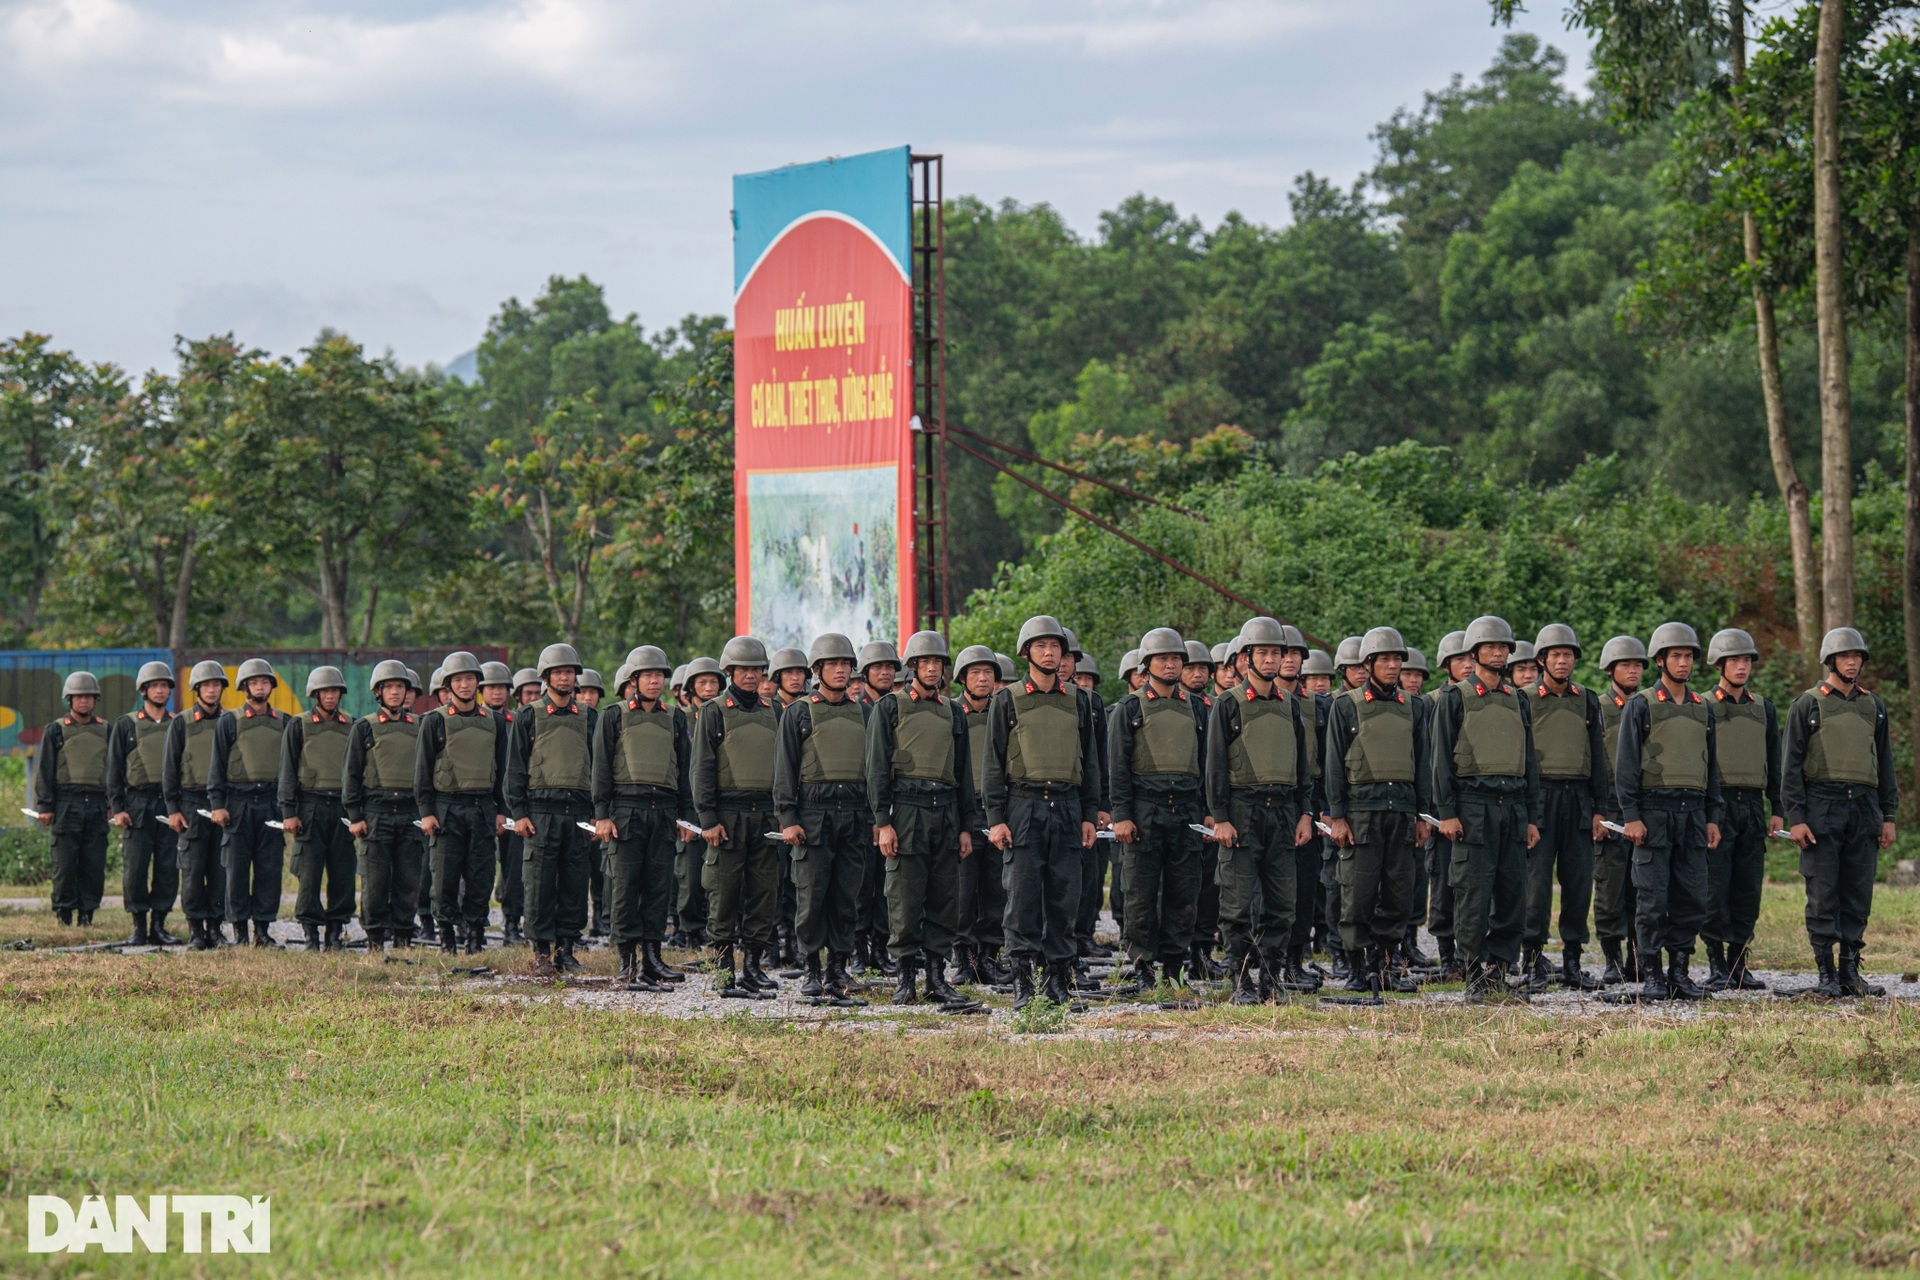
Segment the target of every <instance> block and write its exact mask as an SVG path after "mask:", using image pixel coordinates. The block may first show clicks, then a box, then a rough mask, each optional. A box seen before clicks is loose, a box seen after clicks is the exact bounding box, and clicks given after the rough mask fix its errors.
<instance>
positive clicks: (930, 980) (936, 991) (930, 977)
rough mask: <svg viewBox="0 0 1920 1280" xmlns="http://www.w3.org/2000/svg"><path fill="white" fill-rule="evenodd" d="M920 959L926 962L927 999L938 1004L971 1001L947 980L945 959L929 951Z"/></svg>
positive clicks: (968, 1002)
mask: <svg viewBox="0 0 1920 1280" xmlns="http://www.w3.org/2000/svg"><path fill="white" fill-rule="evenodd" d="M921 959H922V960H924V961H925V962H926V966H927V999H929V1000H934V1001H937V1002H939V1003H940V1004H971V1003H973V1002H972V1001H970V1000H968V999H967V998H966V997H965V996H963V995H961V994H960V993H959V992H958V991H956V990H954V988H953V984H952V983H951V982H948V981H947V962H946V961H945V960H942V959H941V958H940V957H939V956H937V955H935V954H934V953H933V952H931V951H929V952H927V953H925V954H924V955H923V956H922V957H921Z"/></svg>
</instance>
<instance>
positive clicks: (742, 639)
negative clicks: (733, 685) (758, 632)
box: [720, 636, 767, 671]
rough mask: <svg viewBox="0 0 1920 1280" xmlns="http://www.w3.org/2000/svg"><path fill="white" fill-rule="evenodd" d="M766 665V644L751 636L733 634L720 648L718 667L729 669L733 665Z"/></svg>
mask: <svg viewBox="0 0 1920 1280" xmlns="http://www.w3.org/2000/svg"><path fill="white" fill-rule="evenodd" d="M766 665H767V646H766V645H764V644H761V643H760V641H759V640H758V639H757V638H755V637H753V636H735V637H734V638H733V639H731V640H729V641H727V643H726V644H725V645H723V646H722V647H721V649H720V667H721V669H722V670H725V671H731V670H733V669H734V668H735V667H760V668H762V669H765V667H766Z"/></svg>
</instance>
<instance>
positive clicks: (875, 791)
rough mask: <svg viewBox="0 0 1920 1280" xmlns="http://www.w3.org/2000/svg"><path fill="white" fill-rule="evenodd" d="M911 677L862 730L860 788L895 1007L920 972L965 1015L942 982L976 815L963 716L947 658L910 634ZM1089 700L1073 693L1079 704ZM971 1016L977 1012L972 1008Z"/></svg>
mask: <svg viewBox="0 0 1920 1280" xmlns="http://www.w3.org/2000/svg"><path fill="white" fill-rule="evenodd" d="M901 657H902V659H903V660H904V665H905V666H906V669H907V673H908V675H909V676H910V677H911V679H910V682H909V684H908V685H907V687H906V688H905V689H900V688H898V687H896V688H895V689H894V690H893V691H892V692H890V693H889V694H888V695H887V696H886V697H884V698H882V699H881V700H880V701H879V703H878V704H877V705H876V706H875V707H874V709H873V714H872V716H871V717H869V719H868V722H867V741H866V788H867V796H868V801H869V803H870V805H871V806H872V815H873V826H874V838H875V839H876V840H877V841H878V843H879V845H880V856H881V857H883V858H885V859H886V868H887V870H886V877H887V883H886V895H887V946H888V950H889V951H890V952H891V954H892V956H893V961H894V963H895V964H896V965H898V966H899V969H900V977H899V981H898V982H897V983H896V984H895V986H894V991H893V1002H894V1003H895V1004H912V1003H914V1001H915V1000H917V999H918V998H919V997H918V993H917V992H916V991H915V990H914V981H913V980H914V970H915V968H916V967H917V966H918V965H920V964H924V965H925V966H926V971H927V998H928V999H930V1000H936V1001H938V1002H939V1003H941V1004H943V1005H946V1006H948V1007H949V1008H956V1007H959V1006H972V1002H971V1001H968V1000H967V999H966V998H965V997H963V996H962V995H961V994H960V993H959V992H958V991H955V990H954V989H953V987H952V985H951V984H949V983H948V981H947V961H948V960H950V959H952V956H953V939H954V935H955V933H956V932H957V931H958V926H959V923H960V864H961V862H963V861H964V860H966V859H967V858H968V857H970V856H971V855H972V853H973V837H972V836H971V835H970V834H969V833H968V832H967V830H966V828H965V827H964V826H963V825H962V824H961V818H962V816H963V815H965V814H967V813H970V812H972V810H973V808H974V798H973V779H972V776H971V772H970V765H971V763H972V758H973V753H972V751H971V750H970V749H969V746H968V742H967V717H966V712H965V711H963V710H962V709H961V708H960V706H959V704H957V703H955V702H953V701H952V700H951V699H949V698H948V697H946V694H945V691H946V687H947V668H948V664H949V662H950V661H951V660H952V655H951V654H950V653H949V652H948V651H947V641H946V638H945V637H944V636H942V635H941V634H940V633H939V632H937V631H916V632H914V633H913V634H912V635H910V636H908V637H907V645H906V650H905V651H904V652H903V653H902V654H901ZM1085 696H1086V695H1084V694H1082V693H1080V692H1079V691H1078V690H1077V689H1076V690H1075V697H1076V698H1084V697H1085ZM974 1007H977V1006H974Z"/></svg>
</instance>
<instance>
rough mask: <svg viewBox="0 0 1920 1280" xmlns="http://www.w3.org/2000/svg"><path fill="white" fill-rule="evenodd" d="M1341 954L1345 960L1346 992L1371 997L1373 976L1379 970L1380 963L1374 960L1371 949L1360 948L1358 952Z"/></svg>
mask: <svg viewBox="0 0 1920 1280" xmlns="http://www.w3.org/2000/svg"><path fill="white" fill-rule="evenodd" d="M1343 954H1344V955H1345V956H1346V959H1347V983H1346V987H1347V990H1349V991H1356V992H1359V993H1361V994H1363V995H1371V994H1372V993H1373V979H1374V975H1375V974H1376V973H1378V972H1379V968H1380V962H1379V960H1378V959H1376V958H1375V956H1374V954H1373V948H1372V947H1362V948H1361V949H1360V950H1358V951H1347V952H1344V953H1343Z"/></svg>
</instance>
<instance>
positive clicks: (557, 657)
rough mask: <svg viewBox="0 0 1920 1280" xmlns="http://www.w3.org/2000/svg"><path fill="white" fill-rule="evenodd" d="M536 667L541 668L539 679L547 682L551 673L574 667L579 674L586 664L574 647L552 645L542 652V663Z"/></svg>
mask: <svg viewBox="0 0 1920 1280" xmlns="http://www.w3.org/2000/svg"><path fill="white" fill-rule="evenodd" d="M534 665H535V666H537V667H538V668H539V678H540V679H542V680H545V679H546V678H547V672H549V671H553V670H556V669H558V668H560V667H572V668H573V669H574V670H575V671H576V672H577V671H579V670H580V668H581V667H583V666H585V665H586V664H585V663H583V662H581V661H580V655H579V653H578V652H576V651H575V650H574V647H573V646H572V645H570V644H550V645H548V646H547V647H546V648H544V649H542V650H541V651H540V661H539V662H537V663H536V664H534Z"/></svg>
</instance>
